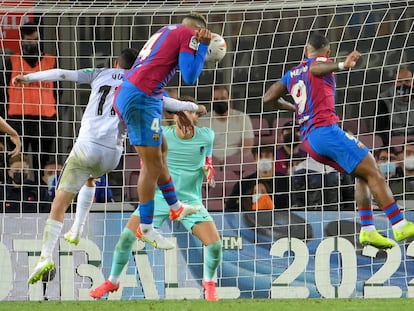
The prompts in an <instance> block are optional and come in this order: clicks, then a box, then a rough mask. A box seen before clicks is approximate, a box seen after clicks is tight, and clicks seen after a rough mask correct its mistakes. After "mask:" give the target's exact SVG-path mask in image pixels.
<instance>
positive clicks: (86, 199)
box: [71, 185, 95, 233]
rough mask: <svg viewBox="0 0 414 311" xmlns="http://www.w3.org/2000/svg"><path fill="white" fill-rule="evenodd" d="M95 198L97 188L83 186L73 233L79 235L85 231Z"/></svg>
mask: <svg viewBox="0 0 414 311" xmlns="http://www.w3.org/2000/svg"><path fill="white" fill-rule="evenodd" d="M94 197H95V187H88V186H86V185H83V186H82V188H81V190H80V191H79V194H78V200H77V203H76V214H75V221H74V222H73V225H72V228H71V230H72V232H74V233H77V232H80V231H81V230H83V226H84V225H85V222H86V218H87V217H88V214H89V211H90V210H91V206H92V203H93V199H94Z"/></svg>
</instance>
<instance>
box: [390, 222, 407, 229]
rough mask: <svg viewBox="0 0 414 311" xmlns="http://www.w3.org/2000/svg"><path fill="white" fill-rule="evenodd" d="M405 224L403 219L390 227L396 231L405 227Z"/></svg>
mask: <svg viewBox="0 0 414 311" xmlns="http://www.w3.org/2000/svg"><path fill="white" fill-rule="evenodd" d="M405 224H406V221H405V219H403V220H401V221H399V222H397V223H396V224H394V225H393V226H392V228H393V229H397V230H401V229H402V228H403V227H404V226H405Z"/></svg>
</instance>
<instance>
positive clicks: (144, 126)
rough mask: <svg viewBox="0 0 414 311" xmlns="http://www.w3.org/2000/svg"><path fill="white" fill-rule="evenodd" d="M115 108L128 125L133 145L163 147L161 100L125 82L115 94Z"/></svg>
mask: <svg viewBox="0 0 414 311" xmlns="http://www.w3.org/2000/svg"><path fill="white" fill-rule="evenodd" d="M114 108H115V111H116V112H117V113H118V114H119V116H120V117H121V119H123V120H124V122H125V123H126V125H127V128H128V137H129V140H130V143H131V145H133V146H154V147H156V146H160V145H161V142H162V128H161V119H162V109H163V102H162V99H161V98H157V97H154V96H148V95H147V94H145V93H144V92H142V91H141V90H139V89H138V88H137V87H135V86H134V85H133V84H131V83H130V82H128V81H124V82H123V83H122V84H121V85H120V86H119V87H118V89H117V92H116V94H115V100H114Z"/></svg>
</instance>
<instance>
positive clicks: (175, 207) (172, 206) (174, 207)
mask: <svg viewBox="0 0 414 311" xmlns="http://www.w3.org/2000/svg"><path fill="white" fill-rule="evenodd" d="M181 205H182V203H181V201H180V200H178V201H177V202H175V203H174V204H173V205H170V209H173V210H175V211H176V210H178V209H179V208H180V207H181Z"/></svg>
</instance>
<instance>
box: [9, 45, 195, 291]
mask: <svg viewBox="0 0 414 311" xmlns="http://www.w3.org/2000/svg"><path fill="white" fill-rule="evenodd" d="M136 56H137V51H136V50H135V49H124V50H123V51H122V52H121V55H120V56H119V58H118V61H117V62H116V67H117V68H115V69H108V68H100V69H98V68H88V69H83V70H63V69H51V70H46V71H40V72H36V73H31V74H28V75H24V76H17V77H16V78H15V80H14V82H13V83H15V84H18V83H30V82H33V81H43V80H47V81H73V82H77V83H78V84H90V85H91V94H90V97H89V102H88V105H87V107H86V109H85V112H84V115H83V117H82V122H81V128H80V131H79V135H78V138H77V141H76V143H75V145H74V146H73V148H72V151H71V153H70V154H69V157H68V159H67V160H66V162H65V165H64V168H63V171H62V174H61V176H60V178H59V181H58V185H57V191H56V196H55V198H54V200H53V202H52V207H51V211H50V215H49V218H48V219H47V221H46V225H45V228H44V234H43V236H44V240H43V244H42V251H41V255H40V260H39V263H38V264H37V266H36V267H35V269H34V272H33V273H32V274H31V276H30V277H29V280H28V282H29V283H30V284H33V283H36V282H37V281H39V280H41V279H42V277H43V275H44V274H45V273H46V272H48V271H50V270H53V269H54V267H55V264H54V262H53V260H52V252H53V249H54V247H55V245H56V243H57V240H58V238H59V236H60V233H61V230H62V227H63V220H64V215H65V212H66V210H67V208H68V207H69V205H70V203H71V202H72V200H73V199H74V197H75V195H76V193H78V192H79V194H78V200H77V210H76V215H75V221H74V223H73V225H72V227H71V229H70V230H69V232H67V233H66V234H65V235H64V239H65V240H66V241H68V242H69V243H73V244H75V245H76V244H78V243H79V240H80V236H81V234H82V230H83V226H84V224H85V221H86V217H87V215H88V213H89V210H90V208H91V205H92V203H93V198H94V195H95V188H96V186H95V179H96V178H98V177H100V176H102V175H104V174H106V173H108V172H110V171H112V170H113V169H115V168H116V166H117V165H118V163H119V160H120V158H121V156H122V152H123V141H124V137H125V133H126V129H125V127H124V123H123V122H122V121H121V120H120V119H119V118H118V116H117V115H116V114H115V112H114V110H113V108H112V107H113V106H112V103H113V97H114V93H115V89H116V87H117V86H118V85H120V84H121V82H122V76H123V73H124V71H125V69H128V68H130V67H131V66H132V64H133V63H134V61H135V58H136ZM164 104H165V107H166V108H168V109H169V110H171V111H176V110H178V109H191V110H197V109H198V106H197V105H194V104H193V103H185V102H178V101H176V100H173V99H166V100H165V101H164ZM170 244H171V243H170Z"/></svg>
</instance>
